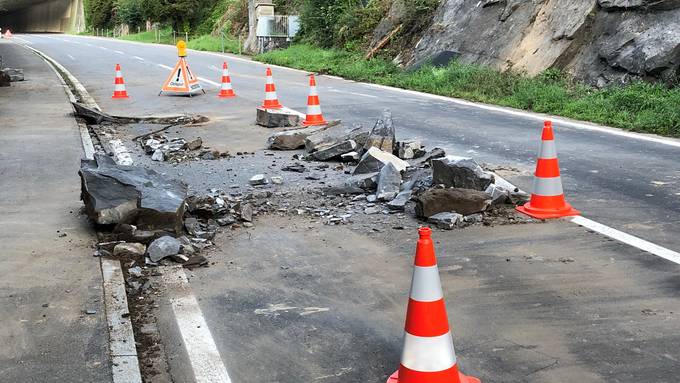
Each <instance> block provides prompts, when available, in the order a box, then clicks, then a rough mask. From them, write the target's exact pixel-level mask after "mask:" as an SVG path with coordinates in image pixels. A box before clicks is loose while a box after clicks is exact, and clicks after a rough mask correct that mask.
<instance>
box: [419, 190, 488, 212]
mask: <svg viewBox="0 0 680 383" xmlns="http://www.w3.org/2000/svg"><path fill="white" fill-rule="evenodd" d="M490 204H491V196H489V195H488V194H486V193H485V192H483V191H478V190H473V189H461V188H448V189H430V190H428V191H426V192H424V193H422V194H420V195H419V196H418V199H417V205H416V214H417V215H418V216H419V217H425V218H429V217H432V216H433V215H435V214H437V213H443V212H456V213H460V214H463V215H468V214H474V213H479V212H482V211H484V210H486V208H487V207H489V205H490Z"/></svg>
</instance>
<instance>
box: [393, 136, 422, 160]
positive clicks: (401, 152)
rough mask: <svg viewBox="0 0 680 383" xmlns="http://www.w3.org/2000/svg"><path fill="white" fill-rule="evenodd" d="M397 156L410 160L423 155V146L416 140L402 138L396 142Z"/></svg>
mask: <svg viewBox="0 0 680 383" xmlns="http://www.w3.org/2000/svg"><path fill="white" fill-rule="evenodd" d="M397 153H398V157H399V158H401V159H402V160H411V159H414V158H418V157H422V156H424V155H425V153H426V152H425V150H424V146H423V145H422V144H421V142H420V141H417V140H404V141H401V142H398V143H397Z"/></svg>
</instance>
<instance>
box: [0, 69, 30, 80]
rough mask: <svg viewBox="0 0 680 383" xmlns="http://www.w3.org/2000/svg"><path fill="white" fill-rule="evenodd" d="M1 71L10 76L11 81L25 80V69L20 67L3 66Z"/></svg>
mask: <svg viewBox="0 0 680 383" xmlns="http://www.w3.org/2000/svg"><path fill="white" fill-rule="evenodd" d="M1 72H2V73H3V74H5V75H7V77H9V81H10V82H16V81H24V70H23V69H20V68H3V69H2V70H1Z"/></svg>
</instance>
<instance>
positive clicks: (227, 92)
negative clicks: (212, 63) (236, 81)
mask: <svg viewBox="0 0 680 383" xmlns="http://www.w3.org/2000/svg"><path fill="white" fill-rule="evenodd" d="M217 96H218V97H221V98H228V97H236V93H234V89H233V88H232V87H231V77H229V68H228V67H227V62H226V61H225V62H224V63H223V64H222V87H221V88H220V93H219V94H218V95H217Z"/></svg>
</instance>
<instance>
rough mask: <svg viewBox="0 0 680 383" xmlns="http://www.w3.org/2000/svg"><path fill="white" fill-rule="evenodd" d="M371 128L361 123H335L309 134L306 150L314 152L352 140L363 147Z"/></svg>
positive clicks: (306, 140)
mask: <svg viewBox="0 0 680 383" xmlns="http://www.w3.org/2000/svg"><path fill="white" fill-rule="evenodd" d="M368 134H369V130H368V129H367V128H364V127H363V126H361V125H352V126H344V125H340V124H338V125H335V126H331V127H329V128H328V129H325V130H323V131H321V132H318V133H315V134H312V135H309V136H308V137H307V138H306V139H305V150H306V151H307V153H314V152H316V151H318V150H322V149H325V148H327V147H330V146H333V145H336V144H338V143H341V142H345V141H349V140H352V141H354V142H356V143H357V146H359V147H361V146H363V145H364V143H365V142H366V139H367V138H368Z"/></svg>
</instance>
